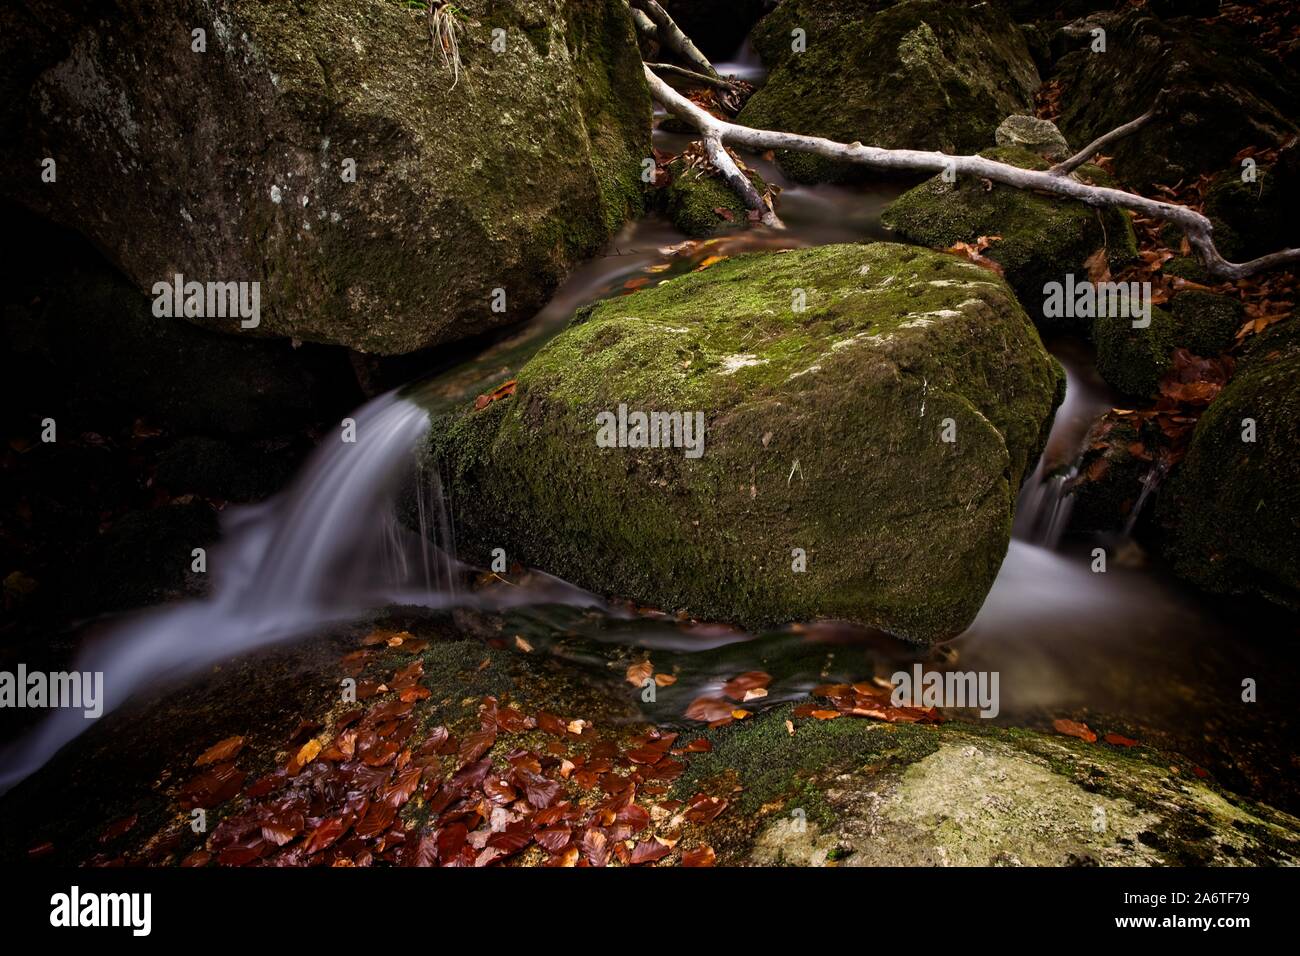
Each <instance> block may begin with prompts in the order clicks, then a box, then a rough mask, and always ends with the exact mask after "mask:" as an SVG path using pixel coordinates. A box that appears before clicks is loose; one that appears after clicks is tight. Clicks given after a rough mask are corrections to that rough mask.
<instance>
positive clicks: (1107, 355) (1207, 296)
mask: <svg viewBox="0 0 1300 956" xmlns="http://www.w3.org/2000/svg"><path fill="white" fill-rule="evenodd" d="M1243 318H1244V314H1243V310H1242V307H1241V303H1240V302H1238V301H1237V300H1236V299H1233V298H1230V297H1228V296H1225V295H1217V294H1215V293H1212V292H1205V291H1202V290H1199V289H1187V290H1184V291H1182V292H1179V293H1177V294H1176V295H1175V296H1174V297H1173V298H1172V299H1171V300H1170V301H1169V304H1168V307H1167V308H1161V307H1160V306H1153V307H1152V309H1151V324H1150V326H1148V327H1147V328H1134V327H1133V321H1134V320H1133V319H1132V318H1130V317H1128V316H1119V315H1113V316H1099V317H1098V318H1097V319H1095V320H1094V321H1093V323H1092V340H1093V343H1094V344H1095V345H1096V346H1097V371H1098V372H1100V373H1101V377H1102V378H1104V379H1105V380H1106V383H1107V384H1108V385H1110V386H1111V387H1112V388H1115V389H1118V390H1119V391H1121V392H1123V393H1124V394H1125V395H1129V396H1133V397H1135V398H1151V397H1153V396H1154V395H1155V394H1156V391H1157V389H1158V387H1159V384H1160V380H1161V379H1162V378H1164V376H1165V373H1166V372H1167V371H1168V370H1169V368H1170V365H1171V364H1172V360H1173V352H1174V350H1175V349H1177V348H1185V349H1187V350H1188V351H1190V352H1192V353H1193V354H1195V355H1201V356H1215V355H1218V354H1219V353H1221V352H1223V351H1224V350H1225V349H1227V348H1228V347H1229V346H1231V345H1232V342H1233V338H1234V336H1235V335H1236V332H1237V329H1239V328H1240V327H1241V323H1242V321H1243Z"/></svg>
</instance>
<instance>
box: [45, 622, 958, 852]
mask: <svg viewBox="0 0 1300 956" xmlns="http://www.w3.org/2000/svg"><path fill="white" fill-rule="evenodd" d="M429 643H430V642H429V641H428V640H425V639H423V638H416V637H414V636H412V635H411V634H410V633H409V632H392V631H385V630H378V631H375V632H373V633H371V634H370V635H368V636H367V637H365V638H364V639H363V641H362V646H361V647H360V648H358V649H357V650H354V651H352V652H350V653H347V654H345V655H344V656H343V657H342V659H341V660H340V667H341V669H342V672H343V673H344V674H345V675H348V676H351V677H354V678H358V680H357V685H356V697H357V703H355V704H351V705H338V706H336V707H335V708H334V709H333V710H332V711H331V713H329V714H327V715H325V716H324V717H323V718H322V719H321V720H302V721H301V722H300V723H299V724H298V726H297V728H296V729H295V730H294V731H293V733H292V734H290V735H289V737H288V738H287V739H285V740H283V741H281V742H280V743H279V744H277V745H276V758H275V761H274V765H273V766H274V769H271V770H270V771H269V772H267V773H264V774H263V775H261V776H254V775H252V774H250V773H249V772H248V771H247V770H246V769H244V768H242V767H241V766H240V763H241V760H243V761H249V760H250V759H251V760H252V762H254V763H255V762H256V757H255V756H254V755H253V752H254V749H255V748H253V747H252V746H250V744H249V741H248V740H247V739H246V738H245V737H243V736H238V735H236V736H230V737H227V738H225V739H222V740H218V741H216V742H214V743H211V744H210V745H208V746H206V747H204V748H195V756H194V757H193V758H192V759H191V766H190V767H189V769H188V770H187V771H185V772H183V773H181V774H178V775H177V779H178V780H179V782H178V783H175V784H174V785H173V786H172V787H171V788H170V790H169V791H168V796H169V798H170V800H171V802H172V806H171V809H170V811H169V812H168V817H167V819H168V820H169V821H170V822H167V823H165V824H164V825H163V826H162V828H161V829H159V831H158V832H157V833H155V834H154V835H153V836H152V837H149V838H147V839H143V840H139V839H137V841H136V842H138V843H139V844H140V845H139V846H137V847H135V848H133V849H129V850H118V851H116V852H111V853H110V852H108V846H109V845H110V844H120V843H124V842H130V838H129V837H128V835H129V834H132V833H133V831H134V836H135V837H137V838H139V828H138V827H137V817H136V816H131V817H126V818H123V819H119V820H115V821H113V822H111V823H109V824H107V825H106V827H105V829H104V830H103V832H102V835H101V836H100V838H99V843H100V845H101V847H103V848H104V849H103V851H102V852H99V853H97V854H96V855H95V856H93V857H92V858H91V859H89V860H87V861H86V862H87V863H88V864H89V865H95V866H121V865H133V866H134V865H171V864H174V863H176V862H178V861H179V863H180V865H182V866H188V867H201V866H209V865H215V866H343V867H349V866H371V865H383V866H414V867H419V866H490V865H510V864H514V865H529V866H561V867H568V866H573V867H584V866H637V865H647V864H657V863H660V862H663V863H665V864H666V865H678V866H691V867H699V866H712V865H713V864H714V861H715V859H716V854H715V853H714V850H713V849H712V848H711V847H710V846H709V844H708V842H707V828H708V827H709V825H711V824H713V823H714V821H717V820H718V819H719V817H722V825H726V817H724V816H723V815H724V814H725V812H726V811H727V809H728V806H729V804H730V799H731V798H732V797H733V796H734V793H735V792H737V791H738V790H739V789H741V788H740V787H738V786H737V784H736V782H735V781H734V780H732V781H728V782H727V783H726V784H725V785H724V784H719V787H725V790H723V791H720V792H716V793H709V792H706V791H707V790H708V789H709V788H707V787H706V788H702V789H701V790H699V791H697V792H694V793H692V794H690V795H689V796H685V795H683V798H682V799H674V798H672V797H671V796H670V793H671V790H672V785H673V783H674V781H676V780H677V779H678V777H680V776H681V775H682V773H683V772H684V771H685V770H686V768H687V763H688V761H689V760H690V759H691V756H692V755H693V754H698V753H707V752H709V751H710V750H712V744H711V743H710V741H709V740H708V739H706V738H702V737H698V736H692V735H690V734H689V733H687V734H685V735H682V734H679V733H677V732H673V731H671V730H665V729H659V728H654V727H650V728H648V729H644V730H642V731H641V732H639V733H634V732H632V731H629V730H627V729H624V730H622V731H621V732H619V733H617V734H615V735H602V734H601V733H600V732H599V731H598V729H597V728H596V726H595V725H594V724H593V722H591V721H589V720H586V719H583V718H580V717H573V716H561V715H558V714H555V713H550V712H548V711H546V710H537V711H535V712H532V713H525V712H524V710H522V709H520V708H518V707H516V706H512V705H511V704H510V703H509V702H507V701H506V700H504V699H499V698H498V697H495V696H484V697H481V698H478V699H470V700H469V701H466V702H464V703H467V704H468V706H469V709H467V711H466V713H467V714H473V719H472V720H471V721H469V722H465V721H461V722H460V723H458V724H457V730H455V731H453V730H452V729H450V728H449V727H448V726H446V725H444V724H442V723H439V722H437V721H435V719H434V715H433V713H431V711H430V708H431V705H432V704H433V702H432V701H431V700H430V698H431V696H432V693H431V691H430V689H429V687H428V686H426V685H425V683H424V678H425V673H424V661H423V660H422V659H421V658H420V657H418V656H416V657H415V658H414V659H410V658H402V659H401V660H404V661H406V662H405V663H401V662H400V661H399V660H398V659H395V658H394V659H390V657H391V655H396V654H402V655H410V654H415V655H418V654H419V653H420V652H421V651H423V650H424V649H425V648H426V647H427V646H428V644H429ZM487 663H488V662H487V661H486V660H485V661H484V662H483V665H484V666H485V665H486V664H487ZM370 665H378V666H377V668H376V667H373V666H370ZM395 665H396V666H395ZM367 672H373V673H378V674H383V675H386V676H385V677H384V678H383V679H378V678H377V677H363V676H361V675H363V673H367ZM626 679H627V682H628V683H630V684H634V685H636V686H643V685H645V684H649V683H654V684H655V685H657V686H661V687H662V686H668V685H670V684H672V683H673V681H674V678H673V676H672V675H670V674H665V673H656V672H655V670H654V667H653V665H652V664H651V662H650V661H649V660H648V659H645V660H642V661H640V662H638V663H634V664H632V665H630V666H628V668H627V673H626ZM770 682H771V677H770V675H768V674H766V673H764V672H762V671H748V672H745V673H742V674H739V675H736V676H735V677H733V678H731V679H730V680H727V681H726V682H725V683H723V685H722V687H721V691H720V694H721V696H718V697H702V698H698V699H696V700H695V701H693V702H692V703H691V704H690V705H689V707H688V708H687V709H686V712H685V714H684V715H683V717H684V718H685V719H686V720H687V721H695V722H700V723H704V724H708V725H709V726H710V727H717V726H722V725H725V724H729V723H732V722H734V721H737V720H743V719H745V718H747V717H749V716H751V712H750V710H749V709H748V707H747V706H746V705H751V706H752V705H753V703H754V702H762V701H763V700H764V698H766V697H767V688H768V685H769V684H770ZM503 696H504V695H503ZM813 696H814V698H815V699H814V700H812V701H809V702H807V703H804V704H801V705H799V706H798V707H796V708H795V711H794V717H796V718H809V719H814V720H829V719H837V718H839V717H859V718H868V719H873V720H880V721H886V722H909V723H914V722H920V723H937V722H940V721H942V719H943V718H942V717H940V716H939V715H938V714H937V713H936V712H935V711H934V710H933V709H927V708H912V707H894V706H893V705H892V704H890V703H889V692H888V690H887V689H886V687H885V686H884V685H882V684H881V683H880V682H879V681H877V682H874V683H860V684H837V685H825V686H822V687H818V688H816V689H815V690H814V691H813ZM444 703H446V702H445V701H444ZM787 730H788V731H789V732H790V733H792V734H793V733H796V728H795V724H794V722H793V721H789V722H787ZM187 759H190V758H187ZM199 810H202V811H204V812H205V813H206V814H207V816H208V817H209V819H210V821H211V822H210V824H209V826H210V829H209V830H208V832H206V833H205V834H202V835H200V836H199V837H197V840H198V841H199V843H198V845H197V846H195V842H194V841H195V839H196V838H194V837H193V835H192V834H191V833H190V832H189V827H190V824H191V821H192V820H193V818H194V815H195V811H199ZM187 837H188V838H190V839H189V840H188V841H187V840H186V838H187ZM51 851H52V847H51V846H49V845H48V844H43V845H42V846H40V847H34V848H32V850H31V851H29V855H35V856H42V855H45V854H47V853H48V852H51Z"/></svg>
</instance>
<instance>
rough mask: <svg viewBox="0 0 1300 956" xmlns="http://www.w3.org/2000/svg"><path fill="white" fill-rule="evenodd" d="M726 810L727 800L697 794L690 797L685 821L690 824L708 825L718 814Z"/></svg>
mask: <svg viewBox="0 0 1300 956" xmlns="http://www.w3.org/2000/svg"><path fill="white" fill-rule="evenodd" d="M725 809H727V800H726V798H725V797H710V796H706V795H705V794H702V793H697V794H696V795H695V796H693V797H691V800H690V803H688V804H687V808H686V819H687V820H690V821H691V822H692V823H708V822H709V821H710V820H713V819H716V818H717V816H718V814H719V813H721V812H722V811H723V810H725Z"/></svg>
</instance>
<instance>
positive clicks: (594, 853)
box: [582, 828, 609, 866]
mask: <svg viewBox="0 0 1300 956" xmlns="http://www.w3.org/2000/svg"><path fill="white" fill-rule="evenodd" d="M582 855H583V856H584V857H585V858H586V860H587V863H588V864H589V865H591V866H604V865H605V864H606V863H608V862H609V838H608V837H606V836H605V833H604V831H603V830H597V829H595V828H592V829H590V830H588V831H587V832H586V833H584V834H583V835H582Z"/></svg>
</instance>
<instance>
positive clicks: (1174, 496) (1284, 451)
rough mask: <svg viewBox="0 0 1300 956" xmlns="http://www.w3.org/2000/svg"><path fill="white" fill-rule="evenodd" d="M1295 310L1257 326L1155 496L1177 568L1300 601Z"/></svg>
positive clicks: (1236, 589)
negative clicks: (1264, 326) (1257, 333)
mask: <svg viewBox="0 0 1300 956" xmlns="http://www.w3.org/2000/svg"><path fill="white" fill-rule="evenodd" d="M1297 449H1300V319H1297V318H1296V317H1295V316H1292V317H1291V318H1290V319H1288V320H1286V321H1285V322H1283V323H1281V324H1280V325H1278V326H1276V327H1274V328H1272V329H1270V330H1269V331H1268V332H1266V333H1264V334H1263V335H1260V336H1259V337H1258V338H1257V339H1256V340H1255V341H1254V342H1253V343H1252V344H1251V345H1250V347H1249V349H1248V350H1247V352H1246V354H1245V356H1244V358H1243V359H1242V361H1241V363H1240V365H1239V367H1238V369H1237V373H1236V375H1235V376H1234V377H1233V378H1232V380H1231V381H1230V382H1229V383H1228V384H1227V386H1226V387H1225V388H1224V389H1223V391H1222V392H1220V393H1219V395H1218V397H1217V398H1215V400H1214V401H1213V402H1212V403H1211V404H1210V407H1209V408H1207V409H1206V410H1205V413H1204V414H1203V415H1202V416H1201V418H1200V420H1199V421H1198V422H1197V423H1196V431H1195V432H1193V434H1192V441H1191V445H1190V446H1189V448H1188V450H1187V456H1186V457H1185V458H1184V459H1183V461H1182V463H1181V464H1179V466H1178V468H1177V470H1176V471H1175V472H1174V474H1173V476H1172V478H1171V480H1170V482H1169V485H1168V486H1167V488H1166V490H1165V491H1164V493H1163V494H1162V495H1161V497H1160V506H1159V517H1160V519H1161V522H1162V523H1163V524H1165V525H1166V526H1169V527H1170V528H1171V531H1170V534H1169V536H1168V539H1167V541H1166V542H1165V554H1166V556H1167V557H1168V558H1169V559H1170V561H1171V562H1172V564H1173V566H1174V569H1175V570H1176V571H1177V572H1178V573H1179V574H1181V575H1182V576H1183V577H1186V578H1188V579H1189V580H1191V581H1193V582H1195V583H1196V584H1198V585H1200V586H1201V587H1202V588H1204V589H1206V590H1208V591H1211V592H1214V593H1218V594H1257V595H1262V596H1263V597H1265V598H1268V599H1269V600H1271V601H1274V602H1276V603H1279V604H1282V605H1284V606H1287V607H1291V608H1300V455H1297V454H1296V450H1297Z"/></svg>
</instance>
